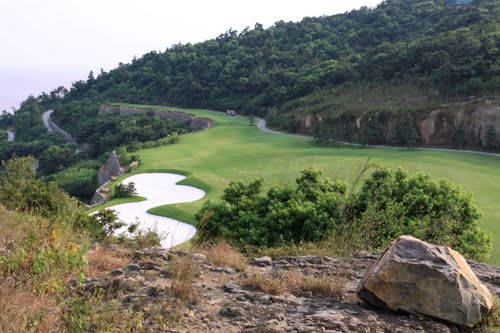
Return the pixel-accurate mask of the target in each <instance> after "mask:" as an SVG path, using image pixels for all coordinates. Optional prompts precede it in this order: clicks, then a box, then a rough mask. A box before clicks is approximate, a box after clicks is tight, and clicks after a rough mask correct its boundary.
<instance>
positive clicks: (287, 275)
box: [242, 272, 345, 299]
mask: <svg viewBox="0 0 500 333" xmlns="http://www.w3.org/2000/svg"><path fill="white" fill-rule="evenodd" d="M242 284H243V285H244V286H245V287H247V288H250V289H253V290H259V291H262V292H264V293H266V294H271V295H281V294H284V293H287V292H290V293H293V294H296V293H302V292H311V293H312V294H313V295H326V296H330V297H333V298H335V299H340V298H342V295H343V292H344V287H345V279H342V278H338V277H337V278H333V277H330V276H321V277H315V276H303V275H302V274H300V273H298V272H282V273H280V274H278V275H276V276H272V275H265V274H262V273H254V274H252V275H250V276H248V277H246V278H244V279H243V280H242Z"/></svg>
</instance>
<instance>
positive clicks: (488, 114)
mask: <svg viewBox="0 0 500 333" xmlns="http://www.w3.org/2000/svg"><path fill="white" fill-rule="evenodd" d="M380 113H385V114H384V116H383V118H384V119H383V120H382V121H379V122H378V124H377V127H378V128H379V131H380V137H381V139H380V142H377V144H390V143H392V135H393V132H394V128H395V127H396V126H399V124H401V123H406V122H408V121H412V122H414V123H415V124H416V127H417V130H418V132H419V133H418V134H419V138H420V142H419V143H418V144H420V145H430V146H450V145H451V144H452V137H453V134H454V132H455V129H456V128H457V126H458V124H459V123H461V122H462V123H463V124H464V127H465V146H467V147H478V148H481V147H483V145H484V142H485V136H486V132H487V131H488V128H489V127H490V126H493V127H494V128H495V130H496V132H497V136H498V138H499V139H500V101H499V100H495V101H491V100H481V101H472V102H466V103H456V104H450V105H443V106H442V107H441V108H439V109H435V110H429V111H419V112H411V113H410V112H392V113H391V112H390V111H381V112H380ZM373 116H374V113H370V114H369V113H366V114H362V115H361V112H359V113H358V114H355V115H352V117H344V115H343V114H340V115H339V116H337V117H336V119H335V120H334V123H336V124H339V125H343V124H345V123H346V121H351V122H353V123H352V124H351V125H352V126H351V128H352V129H353V131H354V132H355V133H354V137H355V138H356V139H357V140H358V142H363V140H362V138H361V136H362V132H363V131H364V129H365V128H366V126H367V124H368V122H370V121H372V120H373ZM375 116H376V115H375ZM323 119H325V115H324V114H321V113H317V114H315V115H314V114H305V115H303V116H302V117H300V118H299V120H298V122H299V124H298V125H299V126H298V128H299V129H300V131H301V132H302V133H308V134H311V130H312V128H313V124H314V122H321V121H323ZM353 119H354V120H353Z"/></svg>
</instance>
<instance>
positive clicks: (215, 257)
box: [201, 241, 248, 272]
mask: <svg viewBox="0 0 500 333" xmlns="http://www.w3.org/2000/svg"><path fill="white" fill-rule="evenodd" d="M201 251H202V252H203V253H204V254H205V255H206V256H207V259H208V260H209V261H210V262H211V263H212V264H214V265H216V266H219V267H232V268H234V269H236V270H237V271H239V272H243V271H244V270H245V269H246V268H247V266H248V262H247V259H246V258H245V256H243V255H242V254H241V253H240V252H238V251H237V250H235V249H234V248H233V247H232V246H231V245H229V244H228V243H226V242H225V241H219V242H216V243H214V244H212V245H209V246H207V247H205V248H203V249H201Z"/></svg>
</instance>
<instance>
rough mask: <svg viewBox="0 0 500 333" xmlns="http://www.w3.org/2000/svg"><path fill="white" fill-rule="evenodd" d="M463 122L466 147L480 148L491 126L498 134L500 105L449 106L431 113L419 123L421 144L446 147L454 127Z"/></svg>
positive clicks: (499, 128) (499, 132) (488, 103)
mask: <svg viewBox="0 0 500 333" xmlns="http://www.w3.org/2000/svg"><path fill="white" fill-rule="evenodd" d="M460 122H463V124H464V126H465V129H466V133H465V137H466V145H467V146H482V145H483V143H484V141H485V136H486V132H487V131H488V128H489V127H490V126H493V127H494V128H495V129H496V131H497V133H498V134H500V104H497V103H493V102H490V101H488V102H487V103H485V104H482V105H478V106H475V107H474V106H472V107H471V106H469V107H465V108H464V106H460V105H457V106H451V107H447V108H443V109H439V110H434V111H432V112H431V113H430V114H429V115H428V116H427V117H426V119H424V120H423V121H422V122H421V123H420V132H421V134H422V135H421V137H422V143H423V144H425V145H447V144H450V142H451V137H452V136H453V132H454V130H455V128H456V126H457V125H458V124H459V123H460Z"/></svg>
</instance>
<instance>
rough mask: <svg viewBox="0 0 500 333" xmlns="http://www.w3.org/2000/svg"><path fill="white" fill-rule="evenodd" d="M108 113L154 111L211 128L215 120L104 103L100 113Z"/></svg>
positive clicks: (164, 116)
mask: <svg viewBox="0 0 500 333" xmlns="http://www.w3.org/2000/svg"><path fill="white" fill-rule="evenodd" d="M106 113H119V114H121V115H135V114H139V115H140V114H148V113H152V114H154V115H155V116H158V117H160V118H166V119H171V120H175V121H186V122H187V121H189V122H190V125H191V126H192V127H195V128H211V127H213V122H212V120H211V119H208V118H202V117H195V116H192V115H190V114H187V113H183V112H177V111H162V110H150V109H139V108H126V107H122V106H111V105H102V106H101V107H100V108H99V115H102V114H106Z"/></svg>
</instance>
